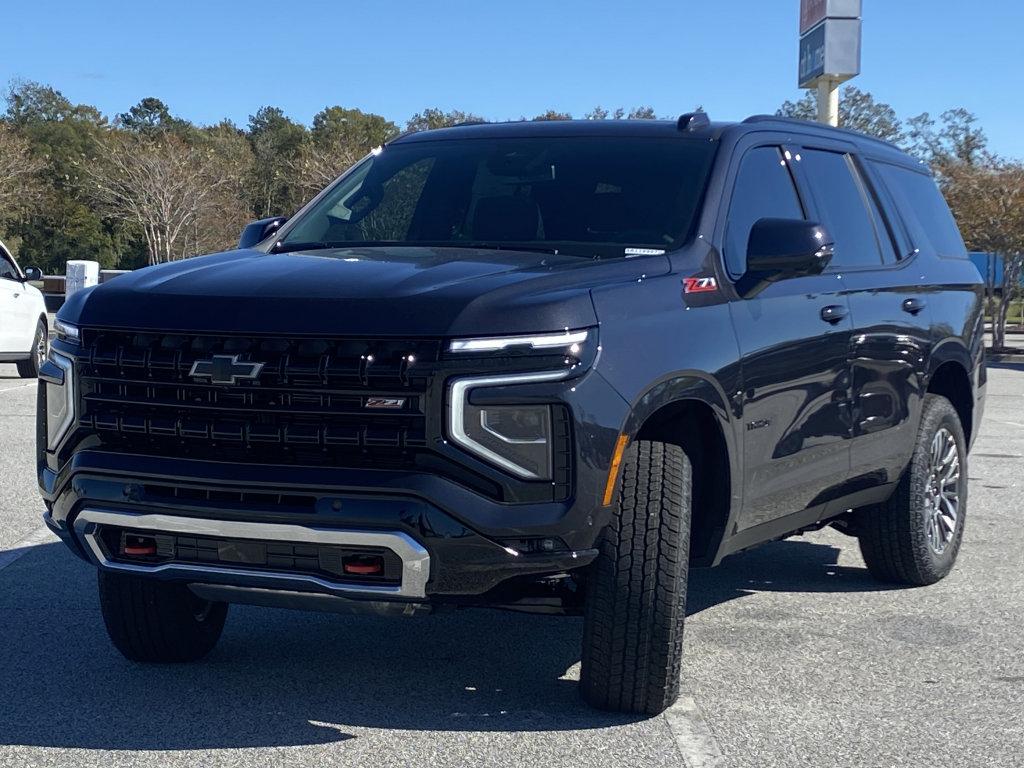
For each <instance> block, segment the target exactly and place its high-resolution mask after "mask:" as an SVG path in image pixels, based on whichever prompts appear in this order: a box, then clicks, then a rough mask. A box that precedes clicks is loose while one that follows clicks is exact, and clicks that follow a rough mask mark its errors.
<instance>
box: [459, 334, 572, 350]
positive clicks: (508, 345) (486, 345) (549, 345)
mask: <svg viewBox="0 0 1024 768" xmlns="http://www.w3.org/2000/svg"><path fill="white" fill-rule="evenodd" d="M589 335H590V332H589V331H586V330H583V331H569V330H568V329H567V330H566V331H565V332H564V333H544V334H535V335H532V336H495V337H493V338H487V339H454V340H453V341H452V342H451V344H449V345H448V351H449V352H467V353H468V352H504V351H506V350H511V349H516V348H522V349H528V350H552V351H557V350H564V351H566V352H567V353H570V352H571V353H573V354H575V353H578V352H579V351H580V346H581V345H582V344H583V343H585V342H586V340H587V337H588V336H589Z"/></svg>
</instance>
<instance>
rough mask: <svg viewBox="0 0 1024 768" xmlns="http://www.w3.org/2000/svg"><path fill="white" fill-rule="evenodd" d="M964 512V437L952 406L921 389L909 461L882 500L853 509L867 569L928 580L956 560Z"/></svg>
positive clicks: (904, 579) (903, 579)
mask: <svg viewBox="0 0 1024 768" xmlns="http://www.w3.org/2000/svg"><path fill="white" fill-rule="evenodd" d="M966 514H967V441H966V439H965V438H964V431H963V427H962V426H961V424H960V418H959V417H958V416H957V412H956V409H955V408H954V407H953V405H952V403H950V402H949V400H947V399H946V398H944V397H941V396H939V395H925V399H924V405H923V408H922V413H921V426H920V427H919V429H918V435H917V443H916V445H915V448H914V454H913V456H912V457H911V459H910V465H909V466H908V467H907V469H906V471H905V472H904V473H903V477H902V479H901V480H900V482H899V485H897V487H896V491H895V492H894V493H893V495H892V496H891V497H890V498H889V500H888V501H887V502H885V503H884V504H880V505H877V506H875V507H869V508H866V509H862V510H858V512H857V518H856V524H857V536H858V538H859V540H860V551H861V554H862V555H863V556H864V562H865V563H866V564H867V566H868V570H869V571H870V572H871V575H872V576H874V577H875V578H877V579H879V580H881V581H887V582H894V583H899V584H914V585H925V584H934V583H935V582H937V581H939V579H942V578H943V577H945V575H946V574H948V573H949V572H950V570H952V568H953V564H954V563H955V562H956V557H957V553H958V552H959V551H960V542H961V540H962V539H963V534H964V521H965V517H966Z"/></svg>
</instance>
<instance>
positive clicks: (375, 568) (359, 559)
mask: <svg viewBox="0 0 1024 768" xmlns="http://www.w3.org/2000/svg"><path fill="white" fill-rule="evenodd" d="M342 569H343V570H344V571H345V573H347V574H351V575H352V576H380V575H381V574H383V573H384V558H382V557H378V556H376V555H353V556H351V557H346V558H345V561H344V563H343V564H342Z"/></svg>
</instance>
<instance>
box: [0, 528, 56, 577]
mask: <svg viewBox="0 0 1024 768" xmlns="http://www.w3.org/2000/svg"><path fill="white" fill-rule="evenodd" d="M51 539H52V540H53V541H57V540H58V539H57V536H56V535H55V534H53V533H51V531H50V529H49V528H47V527H46V526H45V525H44V526H43V527H42V528H37V529H36V530H34V531H32V533H30V534H29V535H28V536H26V537H25V538H23V539H22V540H21V541H19V542H17V543H16V544H14V546H12V547H11V548H10V549H7V550H4V551H3V552H0V571H2V570H3V569H4V568H6V567H7V566H8V565H10V564H11V563H13V562H14V561H15V560H17V559H18V558H19V557H21V556H22V555H26V554H28V552H29V550H30V549H32V547H38V546H39V545H40V544H45V543H46V542H48V541H50V540H51Z"/></svg>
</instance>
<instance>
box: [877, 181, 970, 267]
mask: <svg viewBox="0 0 1024 768" xmlns="http://www.w3.org/2000/svg"><path fill="white" fill-rule="evenodd" d="M874 167H875V169H876V170H877V171H878V172H879V174H880V175H881V177H882V181H883V183H884V184H885V186H886V187H887V188H888V189H889V192H890V193H891V194H892V196H893V197H894V198H896V203H897V205H898V206H899V209H900V213H901V214H902V215H903V217H904V218H905V219H906V218H908V217H909V218H912V219H913V220H914V221H913V222H912V223H916V224H917V226H916V227H915V229H918V230H919V235H918V236H919V237H925V238H927V239H928V244H929V245H931V247H932V248H933V249H934V250H935V252H936V253H937V254H939V256H949V257H959V258H963V259H966V258H967V248H966V247H965V246H964V240H963V238H962V237H961V236H960V230H959V229H958V228H957V225H956V220H955V219H954V218H953V214H952V213H950V210H949V206H948V205H946V201H945V199H944V198H943V197H942V193H941V192H940V191H939V187H938V185H937V184H936V183H935V180H934V179H933V178H932V177H931V176H929V175H928V174H925V173H919V172H917V171H913V170H911V169H910V168H902V167H900V166H897V165H889V164H888V163H876V164H875V166H874ZM918 245H924V244H923V243H919V244H918Z"/></svg>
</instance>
